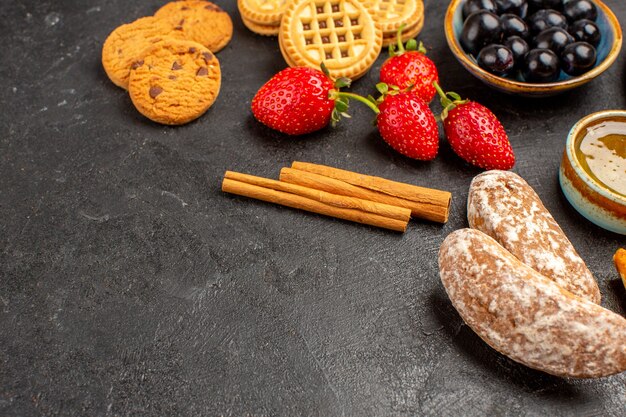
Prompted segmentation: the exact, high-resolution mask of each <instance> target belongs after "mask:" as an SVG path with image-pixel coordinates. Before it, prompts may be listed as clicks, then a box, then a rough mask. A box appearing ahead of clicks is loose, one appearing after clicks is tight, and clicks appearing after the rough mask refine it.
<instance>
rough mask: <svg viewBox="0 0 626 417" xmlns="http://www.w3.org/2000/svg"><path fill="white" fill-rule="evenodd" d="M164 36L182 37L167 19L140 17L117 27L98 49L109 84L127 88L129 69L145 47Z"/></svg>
mask: <svg viewBox="0 0 626 417" xmlns="http://www.w3.org/2000/svg"><path fill="white" fill-rule="evenodd" d="M165 36H168V37H175V38H182V33H181V32H180V31H178V30H176V29H175V28H174V26H172V25H171V24H170V23H169V22H168V21H167V20H163V19H159V18H156V17H152V16H150V17H142V18H140V19H137V20H135V21H134V22H132V23H128V24H125V25H122V26H119V27H117V28H116V29H115V30H113V32H111V34H110V35H109V36H108V37H107V38H106V40H105V41H104V45H103V46H102V66H103V67H104V71H105V72H106V73H107V75H108V77H109V78H110V79H111V81H113V83H114V84H115V85H117V86H119V87H122V88H124V89H127V88H128V76H129V74H130V66H131V65H132V63H133V62H134V61H136V60H137V57H139V56H140V55H141V53H142V52H143V51H144V50H145V49H146V48H148V47H150V46H152V45H153V44H154V43H156V42H159V41H160V40H162V39H163V38H164V37H165Z"/></svg>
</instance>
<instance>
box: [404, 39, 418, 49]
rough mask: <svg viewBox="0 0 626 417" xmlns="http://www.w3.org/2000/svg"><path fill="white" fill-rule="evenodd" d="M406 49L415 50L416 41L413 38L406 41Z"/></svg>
mask: <svg viewBox="0 0 626 417" xmlns="http://www.w3.org/2000/svg"><path fill="white" fill-rule="evenodd" d="M406 50H407V51H417V41H416V40H415V39H409V41H408V42H407V43H406Z"/></svg>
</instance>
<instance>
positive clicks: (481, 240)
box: [439, 229, 626, 378]
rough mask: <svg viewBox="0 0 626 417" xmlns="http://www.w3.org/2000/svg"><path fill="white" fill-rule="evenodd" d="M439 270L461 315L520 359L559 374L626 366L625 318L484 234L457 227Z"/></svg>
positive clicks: (596, 373)
mask: <svg viewBox="0 0 626 417" xmlns="http://www.w3.org/2000/svg"><path fill="white" fill-rule="evenodd" d="M439 268H440V276H441V281H442V282H443V285H444V287H445V289H446V291H447V293H448V296H449V297H450V300H451V301H452V304H453V305H454V307H455V308H456V310H457V311H458V312H459V314H460V315H461V318H462V319H463V321H465V323H467V325H468V326H469V327H471V328H472V330H474V332H476V334H477V335H478V336H480V338H481V339H483V340H484V341H485V342H486V343H487V344H489V345H490V346H491V347H492V348H494V349H495V350H497V351H498V352H500V353H502V354H504V355H506V356H508V357H509V358H511V359H513V360H514V361H517V362H520V363H522V364H524V365H526V366H529V367H531V368H534V369H538V370H540V371H543V372H547V373H549V374H552V375H556V376H561V377H573V378H595V377H602V376H608V375H613V374H616V373H619V372H623V371H626V319H624V318H623V317H621V316H619V315H617V314H615V313H613V312H611V311H609V310H606V309H604V308H602V307H600V306H599V305H597V304H595V303H592V302H591V301H589V300H586V299H583V298H579V297H576V296H575V295H573V294H571V293H570V292H568V291H566V290H564V289H562V288H561V287H560V286H558V285H557V284H555V283H554V282H553V281H550V280H549V279H547V278H546V277H544V276H543V275H541V274H539V273H538V272H537V271H535V270H533V269H531V268H530V267H528V266H526V265H524V264H523V263H521V262H520V261H519V260H518V259H517V258H516V257H515V256H513V255H512V254H511V253H509V252H508V251H507V250H506V249H504V248H503V247H502V246H500V245H499V244H498V243H497V242H496V241H495V240H493V239H492V238H490V237H489V236H487V235H485V234H484V233H482V232H480V231H478V230H473V229H462V230H457V231H456V232H453V233H451V234H450V235H449V236H448V237H447V238H446V239H445V241H444V242H443V244H442V245H441V249H440V251H439Z"/></svg>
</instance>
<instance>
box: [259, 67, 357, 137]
mask: <svg viewBox="0 0 626 417" xmlns="http://www.w3.org/2000/svg"><path fill="white" fill-rule="evenodd" d="M350 83H351V81H350V79H348V78H338V79H337V80H335V81H333V80H332V79H331V78H330V76H329V75H328V70H327V69H326V67H325V66H324V64H322V71H320V70H316V69H313V68H308V67H295V68H286V69H284V70H282V71H280V72H279V73H277V74H276V75H274V76H273V77H272V78H271V79H270V80H269V81H268V82H267V83H265V84H264V85H263V86H262V87H261V88H260V89H259V91H258V92H257V93H256V95H255V96H254V98H253V99H252V114H253V115H254V117H255V118H256V119H257V120H258V121H260V122H261V123H263V124H264V125H266V126H268V127H270V128H272V129H274V130H278V131H279V132H282V133H285V134H288V135H304V134H307V133H311V132H315V131H317V130H320V129H322V128H324V127H325V126H327V125H328V124H329V123H332V124H333V125H334V124H335V123H337V122H338V121H339V120H340V118H341V117H342V116H343V117H350V116H349V115H348V114H347V113H346V111H347V110H348V103H349V98H348V96H349V94H348V93H343V92H341V91H340V89H341V88H343V87H349V86H350Z"/></svg>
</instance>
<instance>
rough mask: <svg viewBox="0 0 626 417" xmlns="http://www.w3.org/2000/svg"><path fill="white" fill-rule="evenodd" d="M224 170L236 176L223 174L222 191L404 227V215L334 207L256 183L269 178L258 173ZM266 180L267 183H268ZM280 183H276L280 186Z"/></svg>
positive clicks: (337, 216)
mask: <svg viewBox="0 0 626 417" xmlns="http://www.w3.org/2000/svg"><path fill="white" fill-rule="evenodd" d="M227 174H228V175H229V176H230V177H233V176H235V177H236V178H238V179H232V178H227V177H225V178H224V180H223V182H222V191H224V192H226V193H230V194H236V195H241V196H244V197H250V198H254V199H257V200H262V201H266V202H269V203H275V204H280V205H283V206H287V207H292V208H297V209H300V210H305V211H310V212H313V213H317V214H322V215H326V216H331V217H336V218H339V219H343V220H349V221H353V222H357V223H363V224H367V225H370V226H376V227H381V228H384V229H389V230H394V231H398V232H404V231H406V227H407V224H408V219H407V220H398V219H394V218H390V217H385V216H382V215H380V214H374V213H371V212H366V211H362V210H359V209H355V208H343V207H338V206H335V205H331V204H327V203H323V202H321V201H317V200H314V199H311V198H307V197H303V196H301V195H298V194H292V193H289V192H285V191H280V190H277V189H273V188H267V187H264V186H260V185H257V184H264V183H266V182H265V181H270V182H271V181H272V180H266V179H263V178H258V177H255V179H251V178H250V177H251V176H241V175H237V174H236V173H235V175H233V173H227ZM243 181H250V182H254V183H256V184H251V183H250V182H243ZM274 182H278V181H274ZM267 184H268V185H269V183H267ZM272 185H273V186H275V187H276V188H279V186H277V185H276V184H272ZM282 187H283V186H280V188H282ZM283 189H287V188H283ZM294 189H295V188H294Z"/></svg>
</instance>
